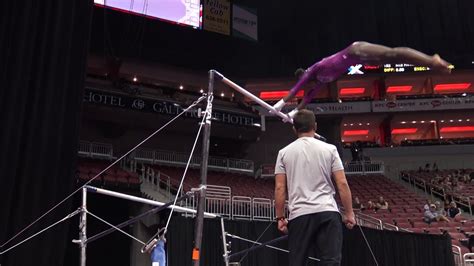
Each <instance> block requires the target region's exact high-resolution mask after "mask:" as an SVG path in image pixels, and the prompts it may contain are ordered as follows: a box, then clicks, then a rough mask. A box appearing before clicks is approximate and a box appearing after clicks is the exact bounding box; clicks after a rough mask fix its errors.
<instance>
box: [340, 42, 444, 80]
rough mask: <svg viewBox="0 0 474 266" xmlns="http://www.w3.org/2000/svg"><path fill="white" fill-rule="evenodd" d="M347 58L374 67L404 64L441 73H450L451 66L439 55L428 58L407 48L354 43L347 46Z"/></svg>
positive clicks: (428, 56)
mask: <svg viewBox="0 0 474 266" xmlns="http://www.w3.org/2000/svg"><path fill="white" fill-rule="evenodd" d="M348 56H352V57H355V58H357V59H358V61H360V63H368V64H374V65H381V64H387V63H405V64H413V65H419V66H427V67H430V68H432V69H433V70H434V71H438V72H441V73H450V72H451V68H450V65H451V64H449V63H448V62H446V61H445V60H443V59H442V58H441V57H440V56H439V55H437V54H435V55H433V56H430V55H427V54H424V53H422V52H420V51H417V50H414V49H411V48H408V47H395V48H390V47H387V46H383V45H379V44H372V43H368V42H355V43H353V44H351V46H349V49H348Z"/></svg>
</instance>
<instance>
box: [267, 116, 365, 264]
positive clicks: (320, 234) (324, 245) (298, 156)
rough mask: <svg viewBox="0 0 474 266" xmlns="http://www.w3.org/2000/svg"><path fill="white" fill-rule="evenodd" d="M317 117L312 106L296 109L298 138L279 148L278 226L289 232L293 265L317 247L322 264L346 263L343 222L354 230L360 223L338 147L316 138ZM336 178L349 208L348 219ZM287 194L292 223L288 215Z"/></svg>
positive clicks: (295, 129)
mask: <svg viewBox="0 0 474 266" xmlns="http://www.w3.org/2000/svg"><path fill="white" fill-rule="evenodd" d="M315 120H316V119H315V116H314V113H313V112H311V111H309V110H306V109H302V110H299V111H298V113H296V115H295V116H294V119H293V129H294V131H295V133H296V134H297V136H298V138H297V139H296V140H295V141H293V142H292V143H290V144H289V145H288V146H286V147H285V148H283V149H281V150H280V151H279V153H278V158H277V161H276V165H275V210H276V216H277V218H276V219H277V221H278V229H279V230H280V231H281V232H283V233H288V244H289V251H290V253H289V261H290V265H291V266H302V265H306V260H307V257H308V252H309V250H315V251H316V256H317V257H318V258H319V259H320V260H321V261H320V262H319V264H318V265H325V266H329V265H330V266H338V265H340V263H341V256H342V255H341V252H342V224H341V220H342V222H343V223H344V224H345V225H346V227H347V228H349V229H352V228H353V227H354V225H355V224H356V222H355V217H354V211H353V209H352V195H351V191H350V188H349V185H348V183H347V180H346V176H345V173H344V167H343V165H342V162H341V159H340V157H339V154H338V152H337V149H336V147H335V146H334V145H331V144H328V143H325V142H322V141H320V140H317V139H315V138H314V133H315V131H316V122H315ZM331 176H333V177H334V181H335V184H336V187H337V190H338V192H339V195H340V197H341V201H342V205H343V206H344V215H343V218H342V219H341V214H340V213H339V209H338V207H337V203H336V200H335V199H334V195H335V193H336V190H335V188H334V185H333V182H332V180H331ZM287 192H288V208H289V211H290V216H289V217H288V220H289V221H288V220H287V218H286V217H285V216H284V206H285V200H286V195H287Z"/></svg>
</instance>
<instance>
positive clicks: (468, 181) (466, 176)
mask: <svg viewBox="0 0 474 266" xmlns="http://www.w3.org/2000/svg"><path fill="white" fill-rule="evenodd" d="M462 181H463V182H464V183H465V184H469V183H470V182H471V177H470V176H469V174H468V173H465V174H464V176H463V177H462Z"/></svg>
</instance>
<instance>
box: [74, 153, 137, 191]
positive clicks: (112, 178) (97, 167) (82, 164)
mask: <svg viewBox="0 0 474 266" xmlns="http://www.w3.org/2000/svg"><path fill="white" fill-rule="evenodd" d="M109 164H110V162H109V161H104V160H94V159H84V158H80V159H79V162H78V168H77V170H76V175H77V177H78V179H79V180H82V181H85V182H87V181H88V180H90V179H91V178H93V177H94V176H96V175H97V174H98V173H100V172H101V171H102V170H103V169H105V168H106V167H107V166H108V165H109ZM93 184H94V185H102V186H111V187H122V188H130V189H139V188H140V179H139V177H138V174H137V173H133V172H129V171H126V170H124V169H122V168H120V167H119V166H117V165H114V166H113V167H111V168H110V169H108V170H107V171H106V172H105V173H103V174H102V175H101V176H100V177H98V178H97V179H96V180H94V181H93Z"/></svg>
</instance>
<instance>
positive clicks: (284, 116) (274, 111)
mask: <svg viewBox="0 0 474 266" xmlns="http://www.w3.org/2000/svg"><path fill="white" fill-rule="evenodd" d="M211 71H212V72H214V74H215V75H216V77H217V79H220V80H221V81H222V82H224V83H225V84H227V85H228V86H229V87H231V88H233V89H234V90H236V91H238V92H240V93H242V94H243V95H245V96H247V97H248V98H250V99H251V100H253V101H254V102H256V103H258V105H260V106H262V107H263V108H265V109H267V110H268V111H269V112H270V113H272V114H275V115H277V116H279V117H280V118H281V119H283V121H284V122H290V123H291V124H293V118H291V117H290V116H288V115H287V114H285V113H283V112H281V111H279V110H277V109H275V108H274V107H273V106H271V105H270V104H268V103H266V102H265V101H263V100H262V99H260V98H258V97H257V96H256V95H254V94H253V93H251V92H249V91H248V90H246V89H244V88H242V87H240V86H239V85H237V84H236V83H234V82H233V81H232V80H230V79H228V78H226V77H225V76H224V75H222V74H221V73H219V72H217V71H216V70H211ZM314 136H315V137H316V138H317V139H320V140H323V141H326V138H325V137H323V136H321V135H319V134H318V133H314Z"/></svg>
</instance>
